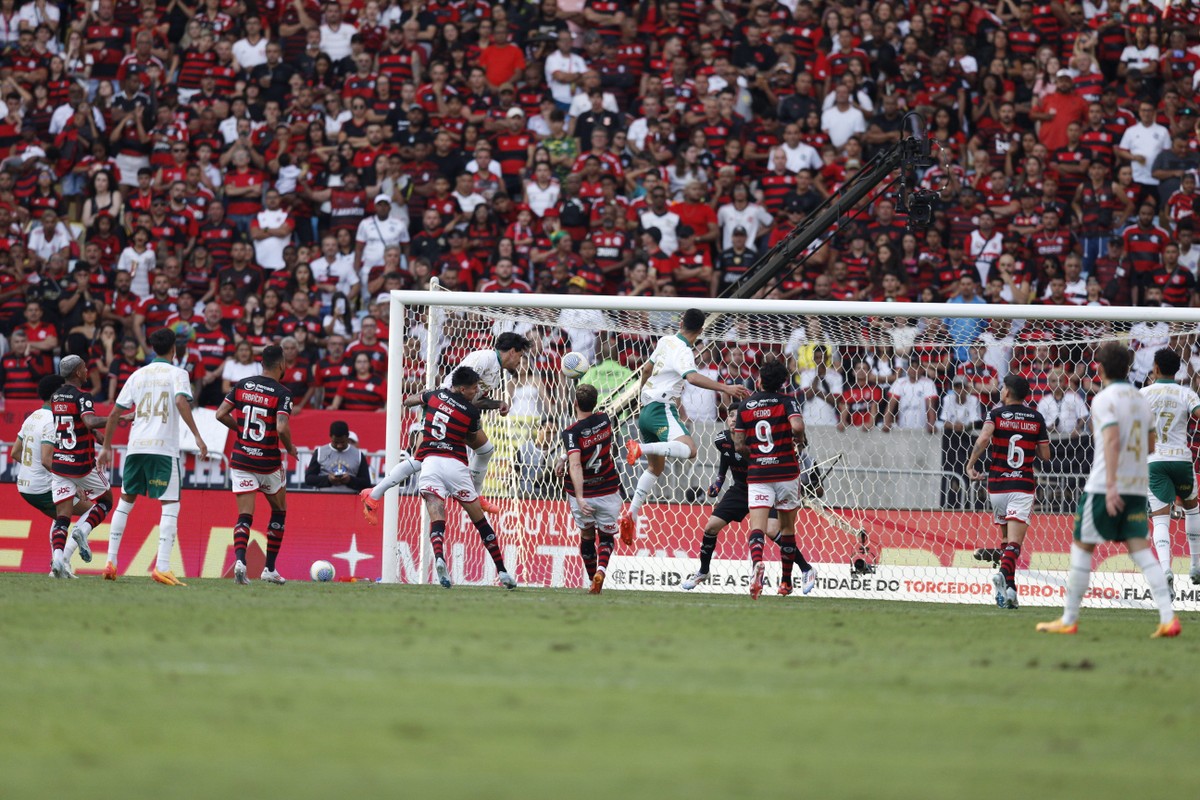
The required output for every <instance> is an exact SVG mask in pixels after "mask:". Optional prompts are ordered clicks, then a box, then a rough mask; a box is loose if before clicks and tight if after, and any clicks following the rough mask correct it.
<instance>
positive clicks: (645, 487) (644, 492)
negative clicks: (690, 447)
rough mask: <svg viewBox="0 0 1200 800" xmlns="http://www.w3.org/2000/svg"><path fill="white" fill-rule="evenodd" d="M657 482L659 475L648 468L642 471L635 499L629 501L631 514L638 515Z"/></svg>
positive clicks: (634, 495)
mask: <svg viewBox="0 0 1200 800" xmlns="http://www.w3.org/2000/svg"><path fill="white" fill-rule="evenodd" d="M685 446H686V445H685ZM656 483H658V476H657V475H655V474H654V473H653V472H650V470H646V471H645V472H643V473H642V477H640V478H638V482H637V488H636V489H634V490H633V499H632V500H630V501H629V516H631V517H637V515H638V511H640V510H641V508H642V504H643V503H645V502H646V499H647V498H648V497H650V493H651V492H653V491H654V485H655V484H656Z"/></svg>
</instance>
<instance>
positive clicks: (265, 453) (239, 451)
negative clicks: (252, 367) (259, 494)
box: [225, 375, 292, 475]
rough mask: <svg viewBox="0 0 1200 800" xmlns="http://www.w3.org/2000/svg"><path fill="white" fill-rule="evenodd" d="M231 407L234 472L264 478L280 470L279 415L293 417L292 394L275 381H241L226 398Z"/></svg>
mask: <svg viewBox="0 0 1200 800" xmlns="http://www.w3.org/2000/svg"><path fill="white" fill-rule="evenodd" d="M225 402H226V403H229V404H230V405H231V406H233V420H234V422H235V423H237V440H236V441H235V442H234V443H233V457H232V458H231V459H230V461H229V463H230V466H232V467H233V468H234V469H240V470H244V471H246V472H254V473H257V474H259V475H266V474H269V473H271V472H274V471H275V470H277V469H279V467H280V466H282V464H283V458H282V457H281V454H280V452H279V428H278V422H279V416H280V415H281V414H282V415H284V416H288V417H290V416H291V415H292V393H291V392H289V391H288V390H287V389H286V388H284V386H283V384H281V383H280V382H279V381H277V380H275V379H274V378H268V377H265V376H263V375H256V376H254V377H252V378H243V379H242V380H240V381H238V382H237V384H236V385H235V386H234V387H233V389H231V390H230V392H229V394H227V395H225Z"/></svg>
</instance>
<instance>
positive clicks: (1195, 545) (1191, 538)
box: [1183, 506, 1200, 569]
mask: <svg viewBox="0 0 1200 800" xmlns="http://www.w3.org/2000/svg"><path fill="white" fill-rule="evenodd" d="M1183 526H1184V530H1185V531H1186V532H1187V540H1188V552H1189V553H1190V554H1191V556H1192V569H1196V568H1197V567H1200V506H1196V507H1195V508H1188V509H1184V512H1183Z"/></svg>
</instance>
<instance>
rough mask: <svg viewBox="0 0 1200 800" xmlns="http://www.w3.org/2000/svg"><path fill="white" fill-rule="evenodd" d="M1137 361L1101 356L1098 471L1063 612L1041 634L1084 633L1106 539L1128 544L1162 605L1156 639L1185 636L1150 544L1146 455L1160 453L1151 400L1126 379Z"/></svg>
mask: <svg viewBox="0 0 1200 800" xmlns="http://www.w3.org/2000/svg"><path fill="white" fill-rule="evenodd" d="M1131 360H1132V359H1131V357H1130V352H1129V349H1128V348H1127V347H1126V346H1125V345H1123V344H1120V343H1119V342H1106V343H1104V344H1103V345H1101V346H1100V348H1099V350H1097V351H1096V361H1097V363H1098V364H1099V373H1100V382H1101V383H1102V384H1103V386H1104V388H1103V389H1102V390H1101V391H1100V393H1099V394H1097V395H1096V397H1095V398H1094V399H1093V400H1092V428H1093V431H1094V435H1095V440H1096V445H1095V452H1094V454H1093V455H1092V471H1091V473H1090V474H1089V475H1088V479H1087V483H1085V484H1084V486H1083V495H1082V496H1081V497H1080V498H1079V508H1078V510H1077V511H1076V512H1075V541H1074V542H1073V543H1072V545H1071V572H1070V574H1069V575H1068V577H1067V598H1066V602H1065V604H1064V606H1063V615H1062V617H1061V618H1060V619H1056V620H1054V621H1053V622H1039V623H1038V625H1037V629H1038V630H1039V631H1042V632H1043V633H1076V632H1077V631H1078V630H1079V606H1080V605H1081V604H1082V603H1083V596H1084V595H1085V594H1086V593H1087V588H1088V583H1089V582H1090V581H1091V576H1092V552H1093V551H1094V550H1095V549H1096V545H1098V544H1100V543H1101V542H1124V543H1125V548H1126V549H1127V550H1128V551H1129V557H1130V558H1131V559H1133V563H1134V564H1137V566H1138V568H1139V569H1140V570H1141V571H1142V575H1143V576H1145V578H1146V583H1147V584H1149V585H1150V596H1151V597H1152V598H1154V604H1155V605H1156V606H1158V627H1157V628H1156V629H1155V630H1154V633H1153V634H1151V637H1152V638H1159V637H1162V636H1178V635H1179V628H1180V626H1179V619H1178V618H1177V617H1176V616H1175V612H1174V611H1173V610H1172V608H1171V594H1170V591H1169V590H1168V589H1167V578H1166V575H1164V574H1163V569H1162V567H1161V566H1160V565H1159V563H1158V560H1157V559H1156V558H1155V557H1154V553H1153V552H1152V551H1151V550H1150V546H1149V544H1147V543H1146V492H1147V489H1148V485H1147V484H1148V480H1147V461H1146V456H1147V454H1148V453H1149V452H1150V451H1151V450H1153V449H1154V439H1155V433H1154V428H1153V426H1152V425H1151V423H1152V422H1153V421H1154V417H1153V415H1152V414H1151V412H1150V404H1149V403H1148V402H1146V398H1145V397H1143V396H1142V395H1141V394H1140V393H1139V392H1138V390H1137V389H1134V388H1133V386H1131V385H1130V384H1129V382H1128V380H1127V379H1126V377H1127V376H1128V374H1129V363H1130V361H1131Z"/></svg>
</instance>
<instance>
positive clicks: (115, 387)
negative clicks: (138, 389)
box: [106, 339, 143, 403]
mask: <svg viewBox="0 0 1200 800" xmlns="http://www.w3.org/2000/svg"><path fill="white" fill-rule="evenodd" d="M142 363H143V362H142V359H140V358H138V342H137V340H136V339H126V340H124V341H123V342H121V355H119V356H117V357H116V358H114V359H113V360H112V363H111V364H109V366H108V391H107V394H106V398H107V402H109V403H115V402H116V400H117V395H119V394H120V393H121V389H122V388H124V386H125V382H126V381H127V380H129V376H130V375H132V374H133V373H134V372H136V371H137V370H138V368H140V367H141V366H142Z"/></svg>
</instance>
